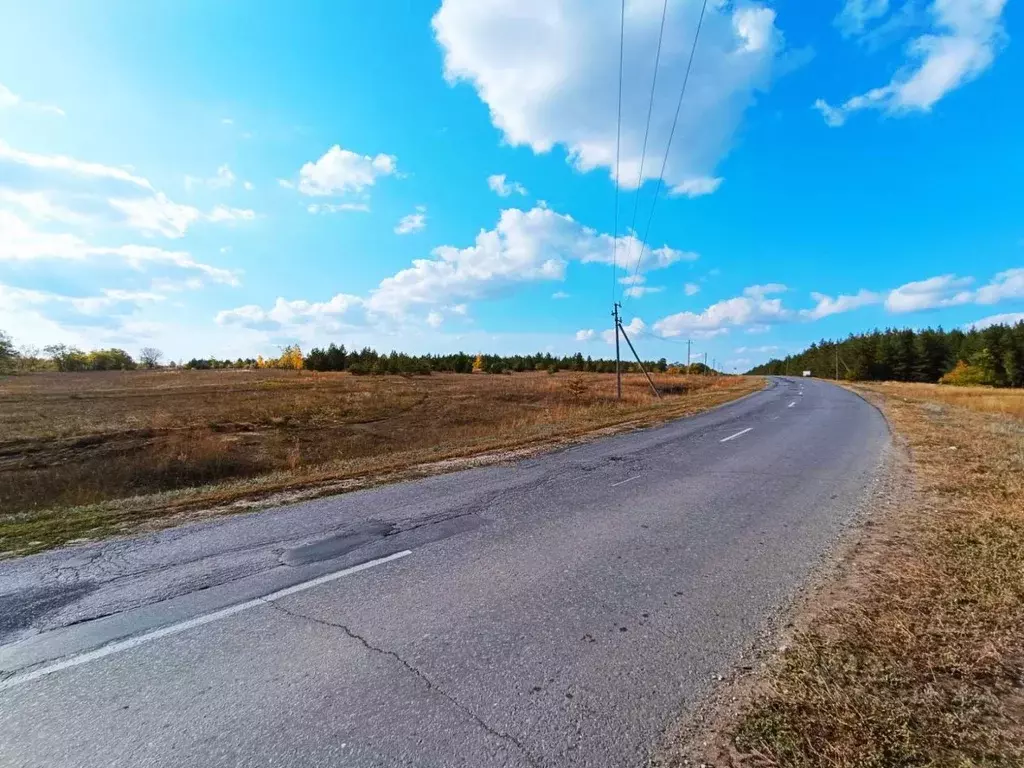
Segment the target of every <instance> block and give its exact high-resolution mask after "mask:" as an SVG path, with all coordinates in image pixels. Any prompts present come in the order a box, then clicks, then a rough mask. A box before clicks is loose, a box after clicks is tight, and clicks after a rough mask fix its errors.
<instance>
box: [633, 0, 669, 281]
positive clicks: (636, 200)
mask: <svg viewBox="0 0 1024 768" xmlns="http://www.w3.org/2000/svg"><path fill="white" fill-rule="evenodd" d="M667 14H668V0H665V3H664V4H663V5H662V7H661V28H660V29H659V30H658V51H657V53H655V54H654V76H653V77H652V78H651V98H650V100H649V101H648V103H647V125H646V126H645V127H644V147H643V149H642V150H641V151H640V173H638V174H637V179H636V194H635V195H634V196H633V219H632V221H631V223H630V225H629V231H630V232H635V231H636V214H637V211H638V210H639V209H640V187H641V186H642V185H643V183H644V160H645V159H646V157H647V138H648V137H649V136H650V132H651V113H652V112H654V90H655V86H656V85H657V84H658V64H659V63H660V62H661V41H662V40H663V39H664V37H665V16H666V15H667ZM641 247H643V246H641ZM632 250H633V241H632V240H628V241H627V245H626V263H627V264H629V256H630V253H631V252H632Z"/></svg>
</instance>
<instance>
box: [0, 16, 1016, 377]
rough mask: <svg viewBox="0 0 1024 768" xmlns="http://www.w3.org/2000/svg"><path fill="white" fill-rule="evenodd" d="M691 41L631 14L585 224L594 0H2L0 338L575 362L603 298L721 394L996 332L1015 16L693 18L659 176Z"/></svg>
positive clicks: (651, 352)
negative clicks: (695, 361)
mask: <svg viewBox="0 0 1024 768" xmlns="http://www.w3.org/2000/svg"><path fill="white" fill-rule="evenodd" d="M700 10H701V4H700V2H698V1H697V0H669V2H668V3H667V5H665V4H664V0H628V2H627V3H626V17H625V50H624V65H623V116H622V123H621V134H620V142H619V164H618V168H619V172H618V179H619V194H618V196H617V199H618V204H619V212H618V217H617V219H618V221H617V227H616V214H615V202H616V194H615V189H616V185H615V178H616V173H615V167H616V163H615V158H616V133H617V122H616V111H617V96H618V90H617V89H618V64H619V48H618V41H619V12H620V5H619V3H618V2H617V0H557V1H556V0H444V2H442V3H436V2H435V3H429V2H417V3H397V2H390V1H387V2H380V3H356V2H311V1H298V2H294V3H289V4H278V3H269V2H266V3H264V2H255V3H248V2H230V1H228V0H224V1H223V2H214V3H211V2H204V1H200V0H192V1H186V0H177V1H174V2H172V1H171V0H164V1H161V2H151V3H130V2H126V1H124V0H118V1H116V2H115V1H114V0H93V1H92V2H70V0H64V1H62V2H57V1H56V0H36V2H33V3H30V4H29V3H22V2H16V1H15V0H0V19H2V22H3V23H0V329H4V330H6V331H7V332H8V333H10V334H12V335H13V336H14V337H15V339H16V341H17V342H19V343H22V344H29V345H37V346H41V345H43V344H47V343H54V342H64V343H69V344H76V345H78V346H81V347H83V348H90V347H97V346H121V347H124V348H126V349H128V350H129V351H132V352H134V351H137V350H138V348H139V347H142V346H147V345H149V346H157V347H159V348H160V349H162V350H163V351H164V352H165V354H166V356H167V357H169V358H174V359H181V358H186V359H187V358H189V357H192V356H207V355H216V356H228V357H238V356H244V357H250V356H255V355H256V354H264V355H269V354H274V352H275V350H276V349H277V348H278V347H279V346H280V345H283V344H287V343H292V342H298V343H300V344H301V345H302V347H303V348H304V349H308V348H309V347H310V346H313V345H316V344H326V343H327V342H329V341H338V342H343V343H345V344H347V345H348V346H350V347H352V346H362V345H364V344H369V345H372V346H375V347H377V348H380V349H385V350H386V349H392V348H398V349H402V350H407V351H411V352H429V351H437V352H440V351H449V350H455V349H464V350H466V351H470V352H475V351H495V352H504V353H514V352H529V351H537V350H550V351H552V352H556V353H565V352H575V351H576V350H581V351H583V352H584V354H589V355H593V356H595V357H597V356H606V355H608V354H609V352H610V347H609V345H608V341H607V338H608V335H609V334H608V329H609V327H610V318H609V313H610V311H611V303H612V301H613V296H614V297H617V298H620V299H621V300H622V301H623V302H624V305H625V306H624V317H625V320H626V322H627V323H628V325H629V327H630V328H632V329H633V330H634V331H635V334H634V335H635V337H636V338H635V341H636V342H637V343H638V346H639V347H640V348H641V351H642V353H643V354H644V356H646V357H660V356H666V357H668V358H670V359H676V360H678V359H681V358H683V359H685V354H686V353H685V348H686V347H685V342H686V340H687V339H690V340H692V342H693V350H694V353H695V354H701V355H702V354H703V353H704V352H707V353H708V356H709V359H712V358H713V359H716V360H718V361H720V364H724V365H725V366H726V367H727V368H730V369H731V368H733V367H735V368H737V369H740V370H743V369H745V368H747V367H750V366H751V365H754V364H756V363H758V362H761V361H763V360H764V359H767V358H768V357H771V356H775V355H780V354H783V353H786V352H790V351H797V350H799V349H801V348H803V347H804V346H805V345H806V344H807V343H809V342H811V341H814V340H816V339H820V338H823V337H835V336H838V335H845V334H847V333H849V332H856V331H860V330H866V329H870V328H873V327H884V326H889V325H894V326H911V327H922V326H927V325H939V324H941V325H943V326H944V327H953V326H965V325H968V324H972V323H978V322H987V319H988V318H993V317H1005V318H1006V319H1013V318H1020V317H1024V192H1022V187H1021V184H1020V182H1019V180H1020V179H1021V178H1022V177H1024V140H1022V139H1021V136H1022V131H1021V128H1020V126H1021V124H1022V123H1024V100H1022V99H1021V98H1020V93H1021V90H1020V82H1021V78H1022V76H1024V54H1022V53H1021V51H1020V46H1019V45H1016V44H1015V43H1016V40H1015V37H1016V34H1015V33H1016V32H1017V30H1018V29H1019V28H1021V26H1022V24H1024V18H1022V13H1021V11H1020V10H1019V4H1017V3H1007V2H1005V0H845V2H842V1H841V0H834V1H830V0H823V1H822V2H818V3H805V2H804V3H798V2H796V0H779V1H778V2H769V0H761V1H760V2H754V1H751V2H739V1H736V2H725V1H723V0H718V1H717V2H716V1H715V0H711V1H710V2H709V3H708V6H707V11H706V14H705V17H704V21H703V24H702V27H701V32H700V35H699V37H698V42H697V48H696V52H695V55H694V61H693V68H692V72H691V77H690V80H689V83H688V85H687V89H686V92H685V94H684V96H683V101H682V106H681V110H680V118H679V121H678V124H677V127H676V130H675V133H674V135H673V139H672V143H671V146H670V147H669V149H668V152H667V155H666V146H667V145H668V138H669V133H670V131H671V126H672V120H673V114H674V112H675V109H676V105H677V103H678V99H679V93H680V87H681V84H682V81H683V76H684V72H685V69H686V62H687V59H688V57H689V54H690V51H691V43H692V41H693V39H694V34H695V29H696V24H697V20H698V17H699V15H700ZM663 11H664V12H665V14H666V15H665V19H666V21H665V27H664V30H665V31H664V35H663V37H662V38H661V39H662V41H663V42H662V50H661V55H660V60H659V67H658V70H657V83H656V88H655V98H654V102H653V107H651V115H652V119H651V121H650V128H649V130H648V129H647V115H648V109H649V106H650V101H649V97H650V93H651V80H652V75H653V74H654V72H655V69H654V63H655V56H656V51H657V47H658V40H659V29H660V26H661V18H662V13H663ZM645 133H647V134H648V141H647V149H646V152H645V151H644V136H645ZM666 158H667V159H666ZM641 163H642V174H641ZM663 163H664V169H665V170H664V174H662V168H663ZM641 177H642V183H641V184H640V185H639V187H638V180H640V179H641ZM659 188H660V193H659V194H658V195H657V198H656V197H655V194H656V192H657V190H658V189H659ZM655 199H656V200H657V202H656V204H655V207H654V209H653V215H652V214H651V210H652V201H653V200H655ZM634 211H635V213H634ZM648 221H650V226H649V228H648ZM616 235H617V237H616ZM645 235H646V244H645V245H643V247H642V254H643V255H642V256H641V255H640V253H641V241H643V240H644V237H645ZM613 261H614V262H615V263H616V265H617V268H616V269H615V271H614V272H613V266H612V262H613ZM638 262H639V266H637V263H638Z"/></svg>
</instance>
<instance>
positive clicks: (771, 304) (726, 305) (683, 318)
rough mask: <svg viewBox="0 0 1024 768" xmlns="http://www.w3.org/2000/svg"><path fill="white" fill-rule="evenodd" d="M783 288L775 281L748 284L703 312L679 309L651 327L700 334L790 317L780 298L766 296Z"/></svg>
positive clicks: (668, 332)
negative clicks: (768, 283) (767, 283)
mask: <svg viewBox="0 0 1024 768" xmlns="http://www.w3.org/2000/svg"><path fill="white" fill-rule="evenodd" d="M783 288H784V286H779V285H778V284H771V285H767V286H763V285H754V286H750V287H749V288H747V289H746V290H745V291H744V292H743V293H744V295H743V296H736V297H734V298H731V299H725V300H723V301H719V302H716V303H715V304H712V305H711V306H709V307H708V308H707V309H705V310H704V311H703V312H679V313H677V314H674V315H669V316H668V317H664V318H662V319H661V320H659V321H657V322H656V323H655V324H654V330H655V332H656V333H658V334H659V335H661V336H666V337H673V336H682V335H684V334H689V335H697V334H700V333H704V334H708V333H711V334H714V335H718V334H721V333H724V332H727V331H728V329H729V328H730V327H733V326H739V325H754V326H757V325H768V324H771V323H777V322H781V321H785V320H789V319H791V318H792V316H793V313H792V312H791V311H790V310H788V309H786V308H784V307H783V306H782V300H781V299H769V298H767V296H766V294H768V293H777V292H779V290H780V289H783Z"/></svg>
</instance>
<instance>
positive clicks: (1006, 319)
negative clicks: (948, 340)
mask: <svg viewBox="0 0 1024 768" xmlns="http://www.w3.org/2000/svg"><path fill="white" fill-rule="evenodd" d="M1017 323H1024V312H1008V313H1006V314H1003V315H989V316H988V317H983V318H981V320H975V321H974V322H973V323H967V324H966V325H965V326H964V328H965V329H966V330H971V329H974V330H976V331H980V330H982V329H984V328H988V327H989V326H990V325H1016V324H1017Z"/></svg>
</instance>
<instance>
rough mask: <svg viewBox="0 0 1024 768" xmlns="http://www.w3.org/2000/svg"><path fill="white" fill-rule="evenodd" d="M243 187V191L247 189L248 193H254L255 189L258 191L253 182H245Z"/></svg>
mask: <svg viewBox="0 0 1024 768" xmlns="http://www.w3.org/2000/svg"><path fill="white" fill-rule="evenodd" d="M242 187H243V189H245V191H246V192H252V191H253V190H254V189H256V185H255V184H253V183H252V182H251V181H243V182H242Z"/></svg>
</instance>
